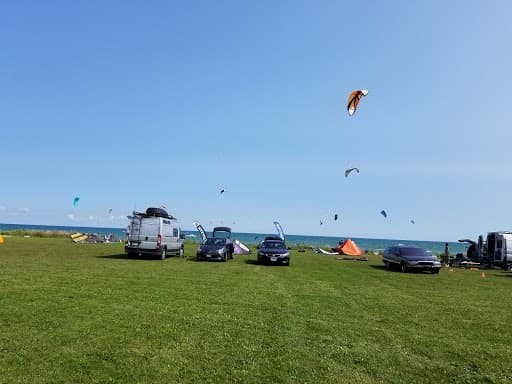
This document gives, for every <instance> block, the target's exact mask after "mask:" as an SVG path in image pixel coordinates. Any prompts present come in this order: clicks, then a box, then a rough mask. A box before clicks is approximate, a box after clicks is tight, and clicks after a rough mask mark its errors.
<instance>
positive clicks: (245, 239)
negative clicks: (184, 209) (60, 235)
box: [0, 223, 467, 254]
mask: <svg viewBox="0 0 512 384" xmlns="http://www.w3.org/2000/svg"><path fill="white" fill-rule="evenodd" d="M16 229H22V230H36V231H65V232H82V233H96V234H98V235H101V236H103V235H110V234H112V235H115V236H117V237H119V238H120V239H124V238H125V232H126V228H105V227H73V226H59V225H32V224H2V223H0V231H2V230H3V231H9V230H16ZM183 233H184V234H185V235H186V238H187V240H190V241H193V242H197V243H199V242H200V241H201V237H200V235H199V232H197V231H183ZM210 235H211V233H210V232H209V233H208V236H210ZM269 235H273V236H275V235H276V233H263V234H262V233H241V232H233V233H232V236H231V238H232V239H238V240H240V241H241V242H242V243H244V244H247V245H256V244H258V243H259V242H260V241H261V240H263V238H264V237H265V236H269ZM345 239H346V238H340V237H332V236H309V235H286V242H287V243H288V245H290V246H292V245H303V246H315V247H321V248H325V249H326V250H330V248H331V247H336V246H337V245H338V242H339V241H340V240H345ZM351 239H352V240H353V241H354V242H355V243H356V244H357V245H358V246H359V248H361V249H362V250H374V251H375V250H382V249H384V248H387V247H389V246H391V245H396V244H406V245H415V246H419V247H422V248H425V249H428V250H429V251H431V252H433V253H436V254H439V253H443V252H444V245H445V242H442V241H422V240H401V239H370V238H358V237H352V238H351ZM448 246H449V249H450V253H451V254H456V253H464V254H465V253H466V249H467V246H466V245H465V244H463V243H458V242H450V243H448Z"/></svg>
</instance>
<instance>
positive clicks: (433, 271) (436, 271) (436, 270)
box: [432, 268, 440, 274]
mask: <svg viewBox="0 0 512 384" xmlns="http://www.w3.org/2000/svg"><path fill="white" fill-rule="evenodd" d="M439 271H440V268H436V269H433V270H432V273H435V274H438V273H439Z"/></svg>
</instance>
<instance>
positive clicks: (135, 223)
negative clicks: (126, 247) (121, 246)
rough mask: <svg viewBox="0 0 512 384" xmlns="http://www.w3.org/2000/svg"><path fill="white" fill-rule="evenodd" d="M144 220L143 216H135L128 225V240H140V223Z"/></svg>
mask: <svg viewBox="0 0 512 384" xmlns="http://www.w3.org/2000/svg"><path fill="white" fill-rule="evenodd" d="M141 221H142V217H140V216H133V217H132V219H131V222H130V225H129V226H128V241H130V242H134V243H135V242H139V241H140V224H141Z"/></svg>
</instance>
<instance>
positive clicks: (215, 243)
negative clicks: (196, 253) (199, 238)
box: [204, 237, 226, 245]
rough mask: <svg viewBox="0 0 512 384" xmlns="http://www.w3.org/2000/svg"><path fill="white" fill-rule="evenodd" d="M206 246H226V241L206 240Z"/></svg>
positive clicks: (212, 238)
mask: <svg viewBox="0 0 512 384" xmlns="http://www.w3.org/2000/svg"><path fill="white" fill-rule="evenodd" d="M204 244H206V245H224V244H226V239H218V238H215V237H210V238H209V239H206V241H205V242H204Z"/></svg>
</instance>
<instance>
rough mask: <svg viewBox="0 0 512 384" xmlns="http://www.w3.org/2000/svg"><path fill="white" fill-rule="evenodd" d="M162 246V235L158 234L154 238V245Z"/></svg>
mask: <svg viewBox="0 0 512 384" xmlns="http://www.w3.org/2000/svg"><path fill="white" fill-rule="evenodd" d="M161 244H162V235H161V234H158V236H157V238H156V245H158V246H160V245H161Z"/></svg>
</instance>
